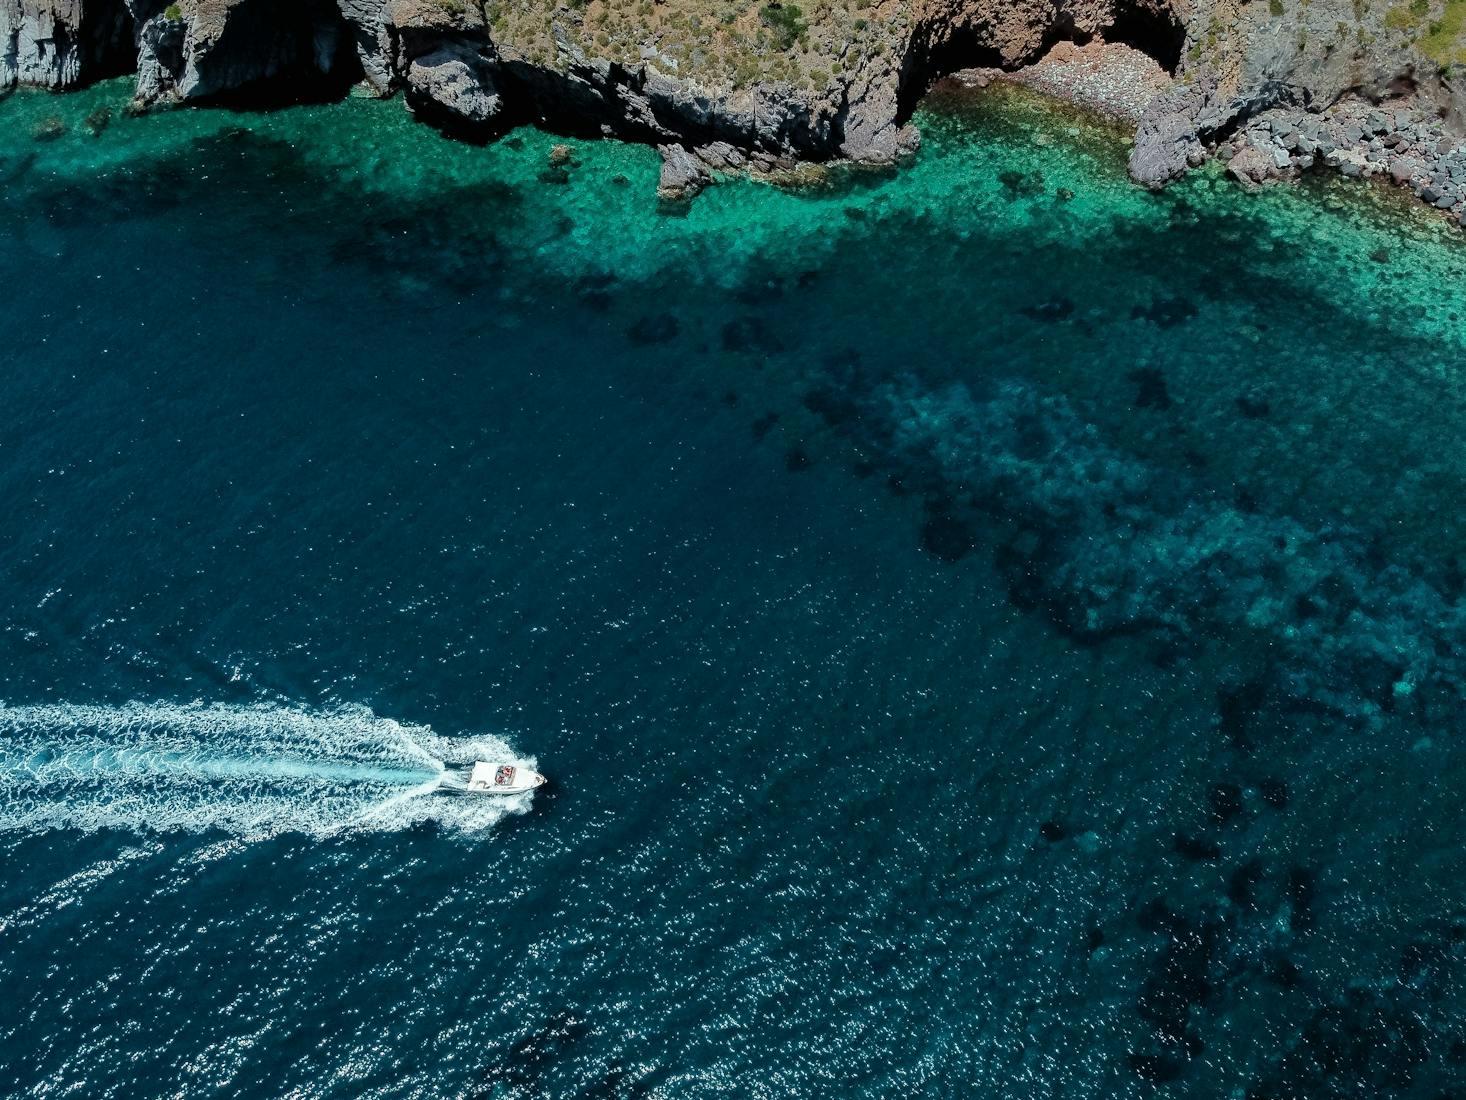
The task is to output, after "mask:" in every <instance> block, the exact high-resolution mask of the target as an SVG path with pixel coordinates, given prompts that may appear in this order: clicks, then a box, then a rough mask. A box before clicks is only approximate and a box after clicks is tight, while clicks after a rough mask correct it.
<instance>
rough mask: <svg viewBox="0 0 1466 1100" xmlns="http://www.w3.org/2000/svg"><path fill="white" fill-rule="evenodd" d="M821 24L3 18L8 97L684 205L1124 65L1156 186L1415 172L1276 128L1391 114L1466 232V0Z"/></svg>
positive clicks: (149, 14) (29, 10) (211, 6)
mask: <svg viewBox="0 0 1466 1100" xmlns="http://www.w3.org/2000/svg"><path fill="white" fill-rule="evenodd" d="M806 2H807V3H809V5H810V6H809V8H808V9H807V10H806V9H805V8H803V7H801V6H799V5H797V4H796V3H793V2H789V0H763V2H761V0H562V2H552V0H487V2H485V0H173V2H169V0H0V87H4V86H10V85H14V84H16V83H26V84H34V85H40V86H43V87H50V88H66V87H71V86H74V85H76V84H79V83H82V82H85V81H87V80H90V79H94V78H96V77H98V76H103V75H111V74H112V73H115V72H119V71H124V70H131V71H135V72H136V73H137V103H138V105H139V107H147V106H149V105H152V104H156V103H160V102H167V101H207V100H210V99H215V98H218V97H221V96H226V95H230V94H234V93H240V92H243V91H250V90H259V89H262V88H269V87H273V88H275V89H276V90H279V89H280V88H281V87H282V86H299V87H307V88H310V89H312V90H320V91H323V92H329V91H330V90H332V89H334V90H337V91H340V90H344V89H345V88H346V87H347V86H349V85H350V84H352V83H355V82H364V83H365V85H366V86H368V87H369V88H371V89H372V90H373V91H374V92H375V93H376V94H379V95H393V94H397V93H401V94H402V96H403V98H404V100H405V102H406V103H407V105H408V107H409V108H410V109H411V110H413V111H414V112H416V113H417V114H419V115H420V116H422V117H424V118H425V119H427V120H429V121H431V122H433V123H435V124H437V125H439V126H443V127H445V128H453V129H461V130H464V131H468V132H471V133H473V134H475V135H477V136H482V137H492V136H493V135H494V134H496V133H498V132H501V131H502V130H503V129H505V128H507V127H508V126H511V125H514V124H518V123H521V122H526V121H533V122H543V123H546V124H548V125H550V126H553V127H555V128H558V129H562V130H565V131H567V132H573V133H574V132H581V133H592V134H608V135H616V136H619V137H623V138H626V139H629V140H634V141H643V142H649V143H652V144H655V145H657V146H659V147H660V148H661V149H662V151H663V155H664V161H665V164H666V170H665V171H664V173H663V185H664V189H665V190H666V191H667V192H668V193H669V194H673V193H686V192H687V191H691V190H695V189H696V188H697V187H698V186H700V185H701V184H702V183H703V182H704V181H705V180H706V178H707V174H708V171H709V169H712V170H718V169H737V168H744V167H752V168H756V169H770V168H774V167H777V166H781V165H782V166H786V167H787V166H789V165H790V164H791V163H792V162H796V161H800V160H823V159H830V158H835V157H845V158H851V159H856V160H865V161H888V160H892V159H894V158H897V157H899V156H900V155H901V154H902V153H903V152H904V151H906V150H908V149H910V148H912V147H913V146H914V145H915V143H916V142H917V140H918V137H917V135H916V134H915V133H914V131H912V130H911V129H910V127H909V126H907V124H906V123H907V119H908V118H909V116H910V114H911V112H912V111H913V109H914V107H915V105H916V103H917V101H918V100H919V99H920V97H921V95H922V94H923V93H924V92H925V90H926V89H927V88H928V87H929V86H930V84H931V83H932V82H933V81H934V80H936V79H938V78H940V77H941V76H943V75H945V74H948V73H950V72H953V71H955V70H958V69H963V68H968V67H972V66H988V67H994V68H999V69H1004V70H1015V69H1020V68H1022V67H1024V66H1027V65H1030V64H1032V63H1033V62H1035V61H1037V60H1039V59H1040V58H1041V57H1043V56H1044V55H1045V54H1046V53H1048V52H1049V51H1050V50H1051V49H1052V48H1053V47H1055V46H1056V45H1058V44H1066V43H1077V44H1080V45H1083V44H1088V43H1123V44H1126V45H1128V46H1130V47H1133V48H1134V49H1135V50H1139V51H1141V52H1143V53H1145V54H1147V55H1149V57H1151V58H1152V59H1154V61H1155V62H1156V63H1157V65H1158V66H1159V68H1160V70H1162V71H1163V73H1162V75H1163V79H1162V80H1161V81H1160V82H1159V87H1158V88H1157V87H1149V86H1148V87H1147V88H1146V89H1144V95H1145V98H1146V100H1147V101H1148V105H1147V106H1146V107H1145V108H1144V110H1143V111H1141V112H1139V124H1138V127H1137V132H1136V143H1135V150H1134V156H1133V158H1132V162H1131V169H1132V173H1133V174H1134V175H1135V177H1136V178H1137V180H1139V181H1141V182H1142V183H1145V184H1147V185H1151V186H1160V185H1162V184H1164V183H1165V182H1166V181H1168V180H1170V179H1173V178H1175V177H1176V176H1178V175H1179V174H1181V173H1182V172H1184V171H1185V169H1186V168H1187V167H1188V166H1190V165H1195V164H1198V163H1200V162H1201V161H1203V160H1205V159H1206V158H1207V157H1209V156H1212V155H1216V154H1217V153H1221V154H1222V155H1224V156H1235V155H1242V164H1241V167H1240V170H1239V173H1238V174H1239V175H1240V176H1242V177H1243V178H1246V179H1248V180H1249V181H1253V180H1258V179H1266V178H1271V177H1272V176H1275V175H1287V174H1289V173H1291V172H1296V171H1298V170H1301V169H1302V168H1303V167H1307V166H1308V165H1310V164H1312V163H1315V162H1317V161H1320V160H1322V161H1323V162H1324V163H1333V164H1334V166H1341V165H1343V164H1345V163H1349V164H1353V163H1355V161H1356V160H1357V161H1358V163H1359V165H1360V171H1359V173H1358V174H1361V175H1369V174H1375V173H1376V172H1380V173H1385V172H1389V173H1391V174H1392V175H1394V174H1397V173H1394V168H1395V167H1397V165H1395V164H1394V163H1393V162H1392V160H1391V157H1392V156H1393V155H1394V154H1395V153H1396V152H1397V151H1398V143H1396V144H1395V145H1390V146H1386V145H1385V144H1384V141H1385V139H1386V138H1387V137H1389V136H1390V135H1389V133H1376V132H1371V133H1369V134H1368V135H1365V134H1363V133H1361V134H1360V135H1357V136H1358V137H1359V138H1360V139H1364V138H1366V137H1367V138H1368V140H1364V141H1363V142H1362V144H1360V143H1358V142H1356V143H1355V144H1358V145H1359V146H1360V147H1359V148H1358V149H1356V150H1354V151H1355V152H1357V154H1358V156H1357V157H1354V158H1351V157H1349V156H1344V155H1343V154H1340V155H1339V156H1335V157H1333V159H1332V161H1330V160H1329V159H1328V158H1329V156H1330V153H1332V152H1333V151H1334V150H1335V149H1338V148H1340V142H1339V141H1335V140H1333V139H1332V138H1330V137H1329V136H1328V135H1327V134H1325V133H1324V131H1323V130H1320V132H1319V134H1318V135H1316V136H1319V137H1323V138H1324V139H1325V140H1324V141H1323V143H1322V144H1323V145H1331V146H1333V149H1322V145H1320V143H1319V142H1316V141H1315V142H1313V146H1314V150H1312V151H1311V150H1309V149H1308V148H1305V149H1304V150H1302V151H1300V149H1299V148H1298V147H1297V146H1296V144H1295V145H1294V146H1292V147H1289V146H1288V145H1287V144H1286V141H1282V142H1275V141H1274V140H1273V131H1272V130H1271V129H1270V128H1268V129H1259V127H1258V125H1257V122H1258V120H1260V119H1264V118H1266V119H1269V120H1271V121H1269V122H1268V126H1269V127H1270V126H1271V124H1272V122H1278V123H1279V125H1280V127H1281V130H1282V134H1283V135H1284V137H1286V136H1287V135H1288V134H1289V133H1296V132H1298V130H1299V125H1297V123H1298V122H1299V118H1298V117H1295V116H1316V117H1317V118H1319V119H1320V120H1321V123H1322V124H1324V128H1325V129H1327V126H1328V125H1331V123H1330V122H1329V119H1331V117H1332V115H1331V112H1337V111H1339V110H1341V109H1345V110H1348V111H1354V110H1357V107H1356V106H1353V105H1357V104H1360V103H1363V104H1366V105H1367V106H1369V107H1374V106H1377V105H1380V104H1383V105H1384V106H1385V108H1386V110H1387V112H1388V113H1387V115H1386V116H1385V117H1387V118H1388V119H1389V120H1390V125H1391V126H1393V124H1394V120H1395V119H1396V117H1397V115H1400V117H1402V118H1404V117H1405V116H1408V120H1407V124H1408V126H1410V127H1413V128H1414V132H1415V137H1414V138H1412V139H1411V140H1410V142H1408V143H1407V151H1408V153H1409V156H1410V157H1411V158H1413V159H1411V161H1410V166H1411V171H1412V172H1414V174H1413V175H1411V174H1410V173H1407V176H1409V180H1408V182H1411V185H1412V186H1414V185H1415V184H1417V183H1419V182H1420V181H1421V180H1422V179H1426V180H1431V181H1435V182H1441V181H1440V180H1437V179H1436V177H1442V179H1443V182H1442V183H1441V187H1442V188H1444V191H1443V192H1442V194H1441V195H1440V196H1438V197H1441V198H1444V197H1450V198H1451V200H1452V201H1451V203H1450V204H1440V203H1438V205H1441V208H1442V209H1445V210H1448V211H1452V212H1455V213H1457V214H1460V213H1461V212H1462V211H1463V210H1466V205H1463V202H1466V175H1463V178H1461V179H1460V180H1458V179H1457V178H1456V176H1455V175H1454V174H1453V164H1452V162H1451V161H1450V159H1449V158H1450V157H1451V155H1452V154H1453V152H1455V151H1457V150H1456V149H1455V137H1456V135H1459V134H1460V133H1461V129H1462V120H1463V118H1466V0H1250V2H1243V0H806ZM287 82H288V84H287ZM1134 97H1135V96H1134V90H1133V89H1132V95H1131V96H1130V98H1131V99H1134ZM1397 108H1399V109H1403V114H1401V111H1400V110H1397ZM1290 112H1291V114H1290ZM1285 115H1286V116H1287V117H1288V118H1293V119H1294V121H1293V122H1291V123H1290V122H1288V121H1287V120H1286V119H1285V118H1284V116H1285ZM1302 121H1303V122H1305V123H1306V119H1302ZM1422 127H1423V128H1424V129H1423V130H1422V129H1421V128H1422ZM1303 129H1305V130H1306V129H1307V127H1306V125H1305V126H1304V127H1303ZM1328 133H1334V131H1328ZM1422 135H1423V136H1422ZM1335 136H1339V137H1354V136H1355V135H1353V133H1352V130H1349V131H1340V132H1339V133H1338V134H1336V135H1335ZM1376 139H1378V145H1377V146H1373V147H1372V146H1371V145H1370V144H1369V143H1370V141H1374V140H1376ZM1310 140H1311V139H1310ZM1319 149H1322V151H1321V152H1319V151H1317V150H1319ZM1371 154H1374V158H1373V159H1371ZM1402 155H1403V154H1402ZM1442 157H1444V158H1446V160H1445V161H1444V162H1443V163H1438V161H1439V160H1440V158H1442ZM1396 159H1398V158H1396ZM1268 163H1271V165H1272V167H1271V169H1269V168H1268V167H1267V165H1268ZM1416 168H1418V169H1419V171H1415V169H1416ZM1422 173H1423V175H1422ZM1458 182H1459V183H1460V184H1461V186H1460V187H1459V188H1457V187H1456V186H1455V185H1456V184H1457V183H1458ZM1433 189H1434V190H1441V188H1433ZM1417 190H1420V188H1417ZM1458 199H1459V200H1462V201H1461V202H1458V201H1457V200H1458Z"/></svg>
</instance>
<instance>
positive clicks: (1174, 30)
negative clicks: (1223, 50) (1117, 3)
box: [1100, 4, 1186, 76]
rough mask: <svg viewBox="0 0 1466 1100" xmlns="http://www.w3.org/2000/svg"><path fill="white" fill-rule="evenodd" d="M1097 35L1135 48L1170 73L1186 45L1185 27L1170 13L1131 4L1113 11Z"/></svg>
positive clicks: (1173, 72) (1172, 73)
mask: <svg viewBox="0 0 1466 1100" xmlns="http://www.w3.org/2000/svg"><path fill="white" fill-rule="evenodd" d="M1100 37H1101V38H1103V39H1104V40H1105V41H1106V42H1118V43H1120V44H1122V45H1126V46H1129V47H1131V48H1132V49H1136V50H1139V51H1140V52H1141V53H1143V54H1145V55H1147V56H1148V57H1151V58H1153V59H1154V60H1155V61H1156V63H1157V64H1158V65H1160V67H1161V68H1163V69H1165V70H1166V72H1167V73H1169V74H1170V75H1171V76H1175V75H1176V70H1177V69H1178V68H1180V67H1181V51H1182V50H1183V49H1185V47H1186V28H1185V27H1184V26H1182V25H1181V21H1180V20H1179V19H1177V18H1176V16H1175V14H1174V13H1173V12H1171V11H1168V10H1165V9H1164V8H1149V7H1142V6H1140V5H1134V4H1131V5H1126V6H1124V7H1121V8H1120V9H1119V10H1117V11H1116V12H1115V20H1114V22H1113V23H1111V24H1110V25H1109V26H1108V27H1105V28H1104V29H1103V30H1102V31H1101V32H1100Z"/></svg>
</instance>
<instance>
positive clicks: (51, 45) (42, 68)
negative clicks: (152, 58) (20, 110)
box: [0, 0, 133, 89]
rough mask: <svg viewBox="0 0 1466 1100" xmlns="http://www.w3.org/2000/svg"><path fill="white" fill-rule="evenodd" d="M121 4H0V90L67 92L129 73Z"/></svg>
mask: <svg viewBox="0 0 1466 1100" xmlns="http://www.w3.org/2000/svg"><path fill="white" fill-rule="evenodd" d="M132 44H133V42H132V20H131V18H130V16H129V15H128V12H127V9H126V7H125V6H124V5H123V4H122V0H111V2H103V0H0V89H4V88H8V87H13V86H14V85H15V84H17V83H20V84H32V85H35V86H37V87H41V88H69V87H72V86H74V85H76V84H79V83H81V82H83V81H85V80H88V79H94V78H95V77H97V76H109V75H112V74H115V73H117V72H122V71H126V69H128V68H130V67H131V57H132Z"/></svg>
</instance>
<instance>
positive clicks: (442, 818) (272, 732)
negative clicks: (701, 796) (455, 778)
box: [0, 703, 535, 837]
mask: <svg viewBox="0 0 1466 1100" xmlns="http://www.w3.org/2000/svg"><path fill="white" fill-rule="evenodd" d="M444 758H448V759H454V760H459V759H488V760H511V761H516V762H518V763H520V764H522V765H523V766H525V767H529V768H533V767H534V766H535V762H534V760H533V759H532V758H520V757H517V756H516V755H515V754H514V753H513V751H512V750H511V749H510V748H509V746H508V745H507V744H505V743H504V742H503V741H501V740H500V739H499V738H497V737H490V736H476V737H456V738H455V737H443V736H441V735H439V734H436V733H434V732H433V731H432V730H431V729H428V728H427V727H425V726H408V725H402V724H400V723H398V722H394V721H393V720H391V719H390V718H380V717H378V716H377V715H375V714H373V713H372V712H371V711H370V710H368V709H367V708H365V707H343V708H340V709H337V710H330V711H310V710H305V709H297V708H292V707H286V706H269V705H257V706H225V705H218V704H204V703H195V704H189V705H179V704H171V703H129V704H127V705H125V706H121V707H98V706H70V705H65V704H61V705H46V706H19V707H6V706H0V830H12V831H13V830H24V831H39V830H42V829H53V828H58V829H65V828H70V829H83V830H94V829H128V830H134V831H156V832H170V831H185V832H204V831H208V830H223V831H226V832H230V833H234V834H236V835H238V836H245V837H257V836H264V835H272V834H275V833H281V832H302V833H307V834H312V835H317V836H324V835H327V834H330V833H335V832H339V831H341V830H342V829H372V830H384V829H399V828H403V827H404V826H407V825H411V824H414V823H417V822H422V821H427V820H436V821H438V822H440V823H441V824H443V825H445V826H447V827H449V828H455V829H463V830H477V829H483V828H487V827H489V826H491V825H493V824H494V823H495V822H496V821H499V820H501V819H502V818H503V817H505V816H506V815H507V814H510V813H522V812H524V811H525V810H527V809H528V808H529V806H530V802H531V800H532V797H533V796H532V795H524V796H519V797H515V798H505V799H501V798H493V799H488V798H454V797H451V796H444V795H433V794H432V793H431V792H432V791H433V790H434V788H435V787H436V786H437V783H438V776H439V773H440V772H441V771H442V769H443V760H444Z"/></svg>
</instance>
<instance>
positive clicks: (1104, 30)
mask: <svg viewBox="0 0 1466 1100" xmlns="http://www.w3.org/2000/svg"><path fill="white" fill-rule="evenodd" d="M1096 38H1098V39H1100V40H1102V41H1104V42H1110V43H1117V44H1120V45H1125V46H1129V47H1130V48H1131V49H1134V50H1138V51H1139V52H1141V53H1143V54H1145V55H1146V56H1148V57H1150V58H1151V59H1153V60H1154V61H1155V62H1156V63H1157V64H1158V65H1160V66H1161V68H1163V69H1164V70H1165V71H1166V72H1167V73H1169V74H1170V75H1172V76H1174V75H1175V74H1176V70H1177V69H1178V68H1179V67H1180V64H1181V53H1182V50H1183V49H1184V48H1185V45H1186V28H1185V27H1184V26H1183V25H1182V23H1181V21H1180V20H1179V19H1178V18H1177V17H1176V15H1175V14H1174V12H1172V11H1170V10H1169V8H1168V7H1167V5H1166V4H1165V3H1164V2H1162V3H1158V4H1157V5H1156V6H1155V7H1151V6H1149V5H1148V4H1142V3H1133V2H1132V3H1124V4H1120V5H1117V7H1116V8H1115V10H1114V17H1113V19H1112V21H1111V22H1110V23H1109V24H1108V25H1107V26H1103V27H1101V28H1100V29H1099V31H1098V33H1097V34H1095V33H1091V32H1090V31H1088V30H1086V29H1084V28H1082V27H1080V26H1076V25H1075V22H1074V19H1073V17H1072V16H1070V15H1069V14H1067V13H1062V12H1061V13H1059V14H1058V16H1057V17H1056V18H1055V20H1054V21H1053V23H1052V25H1050V27H1049V28H1048V31H1047V33H1046V34H1045V35H1044V36H1043V40H1042V45H1040V46H1039V47H1038V48H1037V49H1035V50H1034V51H1033V52H1032V53H1031V54H1030V55H1029V56H1027V57H1025V58H1023V59H1022V60H1021V62H1020V63H1018V64H1015V63H1014V62H1013V61H1012V60H1008V59H1005V58H1004V56H1003V54H1002V52H1001V51H999V50H998V49H997V47H995V46H994V45H992V44H991V42H990V41H989V40H988V39H987V37H986V36H985V34H983V33H979V30H978V29H976V28H974V27H971V26H963V25H957V26H952V25H950V24H948V25H942V26H940V27H938V26H936V25H932V24H927V25H923V26H919V27H917V28H916V30H915V31H914V33H913V35H912V40H911V47H910V49H909V51H908V52H907V54H906V60H905V62H904V63H903V65H902V67H901V75H900V83H899V86H898V91H897V119H898V121H899V122H903V123H904V122H906V121H908V120H909V119H910V118H911V115H912V114H913V113H914V112H915V110H916V107H917V104H918V103H920V101H921V98H922V97H923V96H924V95H926V93H927V92H928V91H930V90H931V88H932V86H933V85H934V84H936V83H937V82H938V81H939V80H942V79H943V78H944V77H948V76H951V75H952V74H953V73H956V72H960V71H961V70H963V69H1004V70H1008V71H1013V70H1015V69H1017V68H1021V67H1022V66H1024V65H1028V64H1032V63H1033V62H1035V61H1037V60H1039V58H1041V57H1043V56H1044V55H1045V54H1047V53H1048V52H1049V50H1051V49H1053V48H1054V47H1055V46H1056V45H1058V44H1059V43H1060V42H1075V43H1078V44H1079V45H1085V44H1087V43H1089V42H1092V41H1094V40H1095V39H1096Z"/></svg>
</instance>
